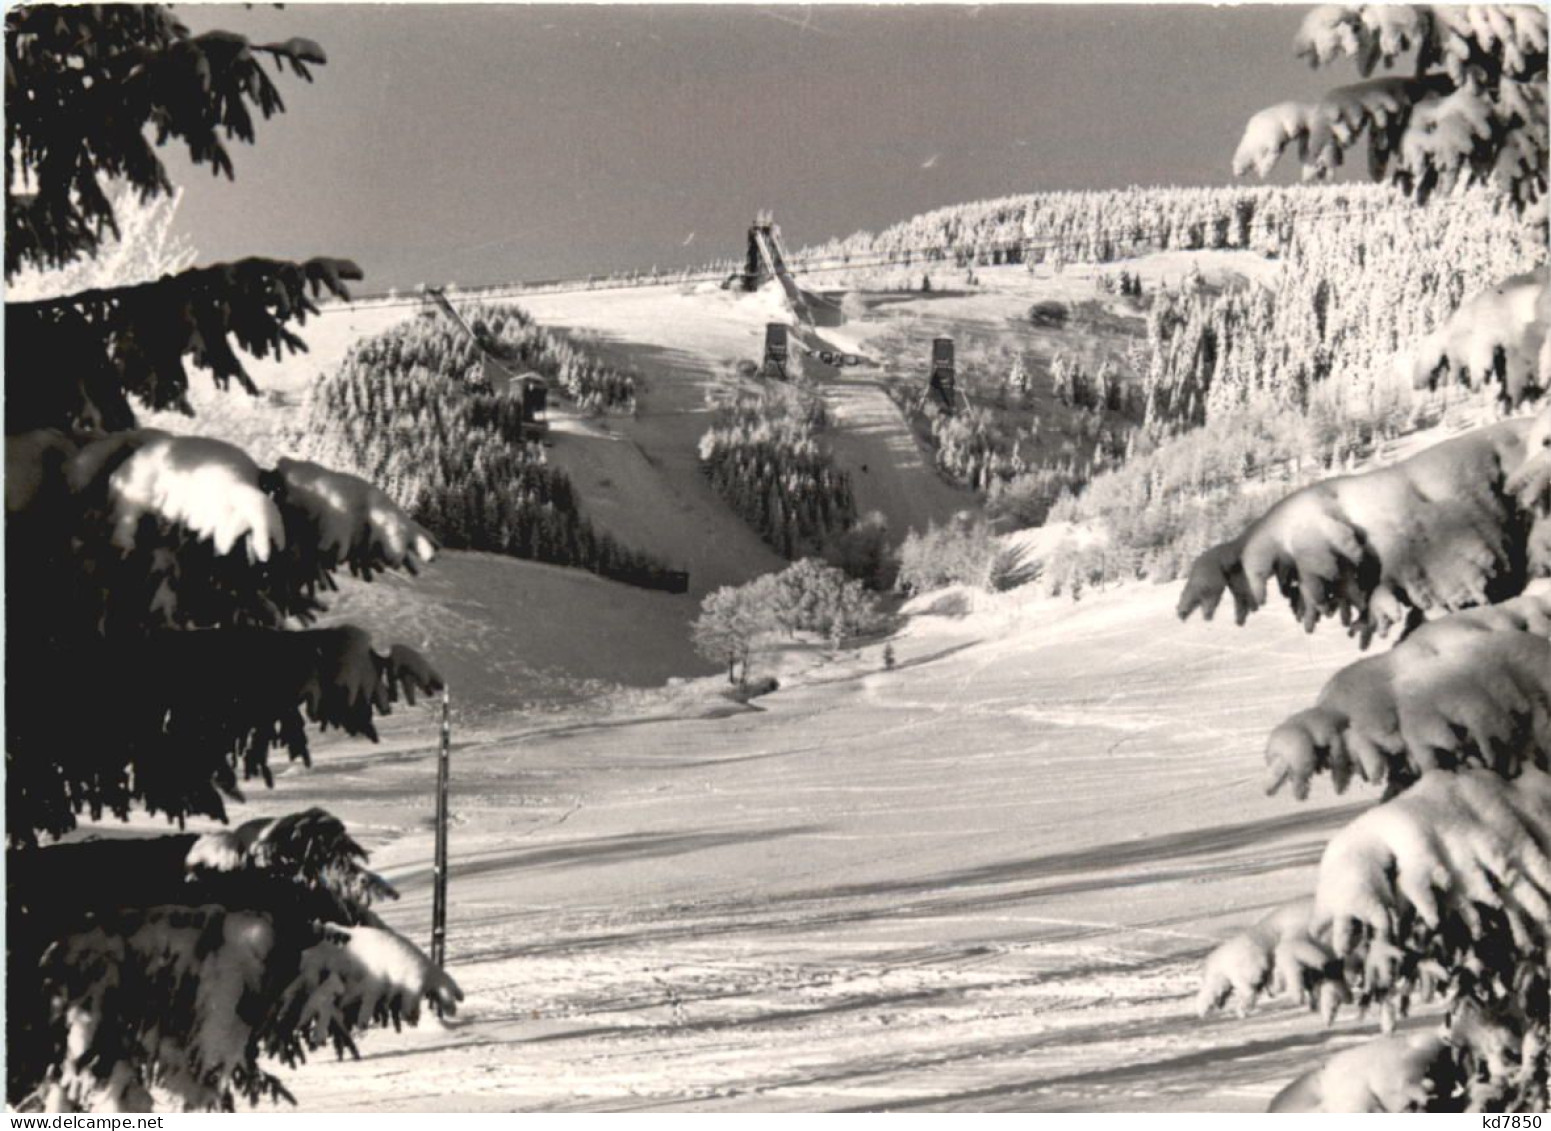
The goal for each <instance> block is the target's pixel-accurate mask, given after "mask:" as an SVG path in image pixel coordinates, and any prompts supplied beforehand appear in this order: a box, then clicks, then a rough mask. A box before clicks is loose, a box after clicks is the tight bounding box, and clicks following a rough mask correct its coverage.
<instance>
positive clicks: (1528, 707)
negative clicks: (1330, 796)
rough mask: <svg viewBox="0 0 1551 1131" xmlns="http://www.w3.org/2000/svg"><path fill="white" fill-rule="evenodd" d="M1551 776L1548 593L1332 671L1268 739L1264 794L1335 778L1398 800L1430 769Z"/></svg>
mask: <svg viewBox="0 0 1551 1131" xmlns="http://www.w3.org/2000/svg"><path fill="white" fill-rule="evenodd" d="M1472 763H1473V764H1478V765H1483V766H1485V767H1487V768H1490V769H1494V770H1496V771H1497V772H1499V773H1501V774H1503V775H1505V776H1510V777H1511V776H1513V775H1515V774H1517V773H1519V772H1520V770H1522V769H1523V768H1524V766H1525V765H1526V764H1529V765H1534V766H1537V767H1539V768H1540V769H1542V770H1547V769H1551V588H1543V589H1542V590H1541V591H1539V592H1531V593H1527V594H1526V595H1525V596H1522V597H1519V598H1516V599H1514V600H1511V601H1506V602H1504V603H1502V604H1499V605H1492V606H1489V607H1486V608H1481V609H1471V610H1468V611H1465V612H1460V613H1455V614H1453V615H1452V616H1447V617H1444V618H1442V619H1440V620H1436V621H1432V622H1429V623H1427V624H1424V625H1422V626H1420V627H1419V628H1417V629H1416V631H1414V632H1413V633H1411V634H1410V635H1409V636H1407V637H1406V638H1405V639H1404V640H1403V641H1401V642H1400V643H1399V644H1397V645H1396V646H1395V647H1394V648H1393V649H1391V650H1390V651H1389V652H1386V653H1384V654H1383V655H1379V656H1370V657H1367V658H1365V659H1361V660H1358V661H1357V662H1356V663H1354V664H1351V665H1349V666H1347V667H1345V668H1343V669H1341V671H1339V672H1337V673H1336V674H1335V676H1334V677H1332V678H1331V680H1330V682H1329V683H1327V684H1326V685H1325V687H1324V690H1322V691H1321V692H1320V695H1319V701H1318V703H1317V704H1316V705H1315V706H1313V707H1310V708H1308V709H1306V710H1303V711H1300V712H1298V713H1297V714H1295V715H1293V716H1292V717H1291V718H1289V719H1288V720H1287V721H1286V722H1284V723H1282V724H1281V726H1279V727H1277V728H1276V730H1274V731H1272V733H1271V738H1270V741H1269V742H1268V744H1267V747H1266V765H1267V775H1266V788H1267V792H1269V793H1275V792H1276V791H1277V790H1278V789H1279V788H1281V786H1282V785H1284V784H1290V785H1291V786H1292V790H1293V793H1294V794H1295V795H1296V796H1297V797H1299V798H1303V797H1307V796H1308V792H1309V782H1310V780H1311V779H1312V778H1313V777H1314V775H1315V774H1318V773H1321V772H1323V771H1328V772H1329V773H1330V776H1331V780H1332V782H1333V783H1334V785H1335V788H1336V791H1337V792H1338V793H1339V792H1343V791H1344V790H1345V789H1346V786H1347V784H1348V783H1349V782H1350V780H1351V778H1352V775H1353V773H1354V772H1355V773H1356V774H1357V775H1359V776H1361V777H1362V779H1363V780H1364V781H1368V782H1381V781H1388V782H1389V783H1390V788H1391V791H1394V790H1396V789H1398V788H1401V787H1404V786H1405V785H1407V784H1408V783H1410V782H1412V781H1414V780H1415V779H1416V778H1417V777H1418V776H1420V775H1421V774H1423V773H1425V772H1426V771H1428V770H1432V769H1439V768H1442V769H1452V768H1455V767H1458V766H1462V765H1467V764H1472Z"/></svg>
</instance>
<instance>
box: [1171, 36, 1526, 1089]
mask: <svg viewBox="0 0 1551 1131" xmlns="http://www.w3.org/2000/svg"><path fill="white" fill-rule="evenodd" d="M1299 45H1300V50H1302V51H1303V52H1304V53H1305V54H1308V55H1309V56H1310V57H1311V58H1312V59H1313V60H1314V61H1315V62H1316V63H1322V62H1325V61H1328V60H1329V59H1330V58H1332V57H1334V56H1337V55H1340V54H1352V55H1355V56H1356V57H1357V58H1358V61H1359V64H1360V65H1361V66H1362V68H1363V70H1364V71H1365V72H1367V71H1369V70H1371V69H1372V66H1373V65H1374V63H1375V62H1377V61H1379V60H1383V61H1385V62H1386V63H1389V62H1392V61H1394V60H1395V58H1396V57H1397V56H1398V55H1399V54H1401V53H1403V52H1405V51H1407V50H1414V51H1415V53H1416V76H1415V77H1414V78H1412V79H1397V80H1379V81H1377V82H1370V83H1364V84H1361V85H1360V86H1359V87H1354V88H1346V89H1344V90H1341V91H1336V92H1334V93H1333V94H1332V95H1330V96H1329V97H1327V98H1326V99H1325V100H1323V101H1322V102H1320V103H1319V104H1317V105H1316V106H1314V107H1288V106H1283V107H1276V108H1273V109H1272V110H1270V111H1266V112H1265V113H1263V114H1262V115H1259V116H1257V118H1256V119H1254V120H1253V121H1252V122H1251V123H1250V126H1249V129H1248V131H1247V132H1246V138H1245V142H1244V144H1243V145H1241V146H1240V152H1239V158H1238V163H1239V164H1240V165H1248V164H1253V165H1255V166H1257V167H1258V168H1260V169H1261V170H1262V171H1264V170H1265V169H1266V168H1269V165H1270V163H1272V162H1273V161H1274V159H1275V156H1276V154H1277V153H1279V152H1280V150H1281V148H1282V147H1283V146H1285V145H1286V144H1287V143H1288V141H1289V140H1291V139H1294V138H1296V139H1298V140H1299V144H1300V152H1301V154H1302V156H1303V159H1304V160H1305V162H1306V163H1310V164H1312V165H1313V167H1314V168H1315V169H1316V170H1321V171H1322V170H1323V169H1324V168H1327V167H1328V166H1329V165H1330V164H1333V163H1335V162H1336V161H1337V160H1338V159H1339V155H1340V153H1341V151H1342V150H1344V149H1345V148H1346V147H1348V146H1350V145H1352V144H1353V143H1354V142H1355V140H1356V138H1357V136H1358V134H1360V133H1361V132H1362V131H1363V130H1365V129H1366V130H1367V131H1368V133H1369V152H1370V159H1371V165H1372V168H1373V171H1374V173H1375V175H1377V176H1381V177H1382V176H1388V177H1390V178H1391V179H1393V180H1395V181H1396V182H1397V183H1398V184H1399V185H1400V186H1401V187H1403V188H1405V189H1406V190H1408V191H1414V192H1416V193H1417V194H1418V195H1421V196H1425V195H1427V194H1428V193H1429V192H1430V191H1431V190H1432V189H1433V188H1435V187H1438V186H1440V185H1446V184H1448V183H1450V182H1453V181H1456V180H1462V179H1478V180H1487V181H1490V182H1491V183H1493V184H1495V185H1496V186H1497V187H1498V188H1499V189H1500V190H1501V192H1502V193H1503V196H1504V198H1505V199H1506V200H1507V201H1508V202H1509V203H1510V204H1512V205H1514V206H1516V207H1519V208H1525V207H1527V206H1528V204H1529V203H1530V201H1532V200H1533V199H1534V198H1535V197H1537V196H1538V195H1539V194H1541V193H1543V192H1544V190H1545V178H1546V149H1545V138H1544V135H1545V81H1546V71H1545V67H1546V16H1545V12H1544V10H1543V9H1538V8H1496V7H1473V8H1450V9H1429V8H1388V7H1387V8H1357V9H1347V8H1321V9H1319V10H1317V11H1315V12H1314V13H1312V14H1311V15H1310V16H1309V18H1308V19H1307V21H1306V22H1305V25H1304V29H1303V33H1302V35H1301V36H1300V39H1299ZM1530 135H1533V136H1530ZM1538 285H1539V287H1540V288H1541V294H1542V295H1543V293H1544V283H1543V281H1542V282H1541V283H1539V284H1538ZM1520 289H1521V284H1520V283H1518V282H1517V281H1510V283H1509V284H1506V285H1505V286H1504V287H1503V288H1500V289H1499V291H1498V292H1497V293H1496V295H1494V296H1487V297H1486V298H1484V299H1478V300H1475V301H1474V302H1471V303H1467V304H1465V305H1464V306H1462V307H1461V308H1460V310H1459V311H1458V312H1457V313H1456V314H1455V315H1454V317H1453V319H1452V320H1451V322H1450V323H1449V327H1450V329H1449V330H1448V332H1446V333H1440V334H1438V335H1435V336H1434V337H1433V338H1431V339H1430V340H1429V344H1428V347H1427V348H1428V349H1429V350H1432V349H1433V348H1434V347H1436V350H1437V352H1436V353H1435V354H1433V355H1431V360H1428V361H1426V362H1425V363H1424V364H1423V365H1422V366H1421V367H1420V368H1419V369H1418V371H1417V376H1418V378H1419V379H1421V380H1423V381H1431V380H1432V379H1433V377H1434V376H1435V375H1436V374H1438V373H1443V372H1449V371H1452V372H1455V373H1463V374H1466V375H1467V376H1468V377H1469V378H1470V379H1471V380H1473V381H1478V382H1479V381H1489V380H1495V381H1497V382H1498V383H1499V385H1500V388H1501V390H1502V392H1501V394H1500V399H1501V400H1502V401H1503V402H1505V403H1507V404H1510V405H1516V404H1520V403H1522V402H1524V401H1527V400H1532V399H1534V398H1536V397H1537V396H1538V394H1539V393H1540V392H1541V391H1542V390H1544V389H1545V387H1546V385H1547V378H1548V376H1551V374H1548V369H1551V366H1548V364H1547V355H1546V353H1545V349H1544V339H1545V311H1544V310H1543V309H1539V310H1537V309H1536V308H1537V306H1538V305H1539V304H1540V302H1541V301H1542V300H1541V299H1536V300H1535V301H1533V302H1530V303H1529V304H1528V309H1527V311H1520V313H1519V316H1517V317H1505V316H1503V310H1504V308H1513V309H1516V310H1517V309H1518V306H1517V304H1518V303H1522V302H1523V301H1524V299H1523V298H1522V296H1520V297H1514V296H1516V295H1519V292H1520ZM1487 359H1490V360H1487ZM1532 359H1533V360H1532ZM1547 576H1551V408H1546V409H1543V410H1541V411H1540V413H1539V414H1538V415H1537V416H1533V417H1525V418H1517V419H1509V420H1505V421H1502V422H1501V423H1497V424H1493V425H1490V426H1487V427H1485V428H1481V429H1478V430H1476V431H1474V432H1471V433H1467V434H1465V435H1463V436H1459V437H1456V438H1454V439H1451V440H1447V441H1445V442H1443V443H1440V444H1438V445H1436V446H1434V447H1432V448H1429V449H1427V450H1425V451H1422V452H1420V453H1419V454H1417V455H1414V456H1412V457H1411V458H1409V459H1406V460H1404V461H1402V462H1400V463H1397V464H1394V465H1393V466H1390V467H1383V468H1378V469H1375V470H1371V471H1366V472H1362V473H1358V474H1353V475H1347V476H1342V477H1339V478H1336V479H1330V480H1327V481H1325V482H1323V483H1318V484H1315V485H1313V486H1311V487H1306V488H1304V489H1302V490H1300V491H1298V492H1296V493H1294V494H1292V495H1290V496H1288V497H1287V498H1286V499H1284V500H1282V501H1281V502H1280V503H1278V504H1277V505H1276V506H1274V507H1272V508H1271V509H1270V510H1269V511H1267V512H1266V513H1265V514H1264V515H1263V516H1262V517H1261V518H1259V519H1258V520H1256V521H1255V522H1253V523H1252V524H1251V525H1250V526H1249V527H1248V528H1247V529H1246V530H1244V531H1243V532H1242V533H1241V534H1239V535H1238V536H1237V537H1235V538H1233V539H1232V540H1230V541H1228V542H1225V543H1223V544H1221V545H1219V546H1216V547H1213V548H1212V549H1210V550H1208V551H1207V552H1206V553H1205V554H1203V555H1202V556H1201V557H1200V558H1199V559H1198V560H1197V562H1196V563H1195V565H1194V567H1193V568H1192V570H1191V574H1190V579H1189V581H1188V583H1187V585H1186V587H1185V591H1184V593H1183V594H1182V596H1181V599H1180V606H1179V609H1180V614H1181V616H1189V615H1190V613H1192V612H1193V611H1195V610H1196V609H1200V610H1201V611H1202V612H1203V614H1204V615H1206V616H1211V614H1212V613H1213V611H1214V610H1215V609H1216V608H1217V606H1218V604H1219V603H1220V602H1221V600H1222V598H1223V597H1224V596H1225V595H1230V594H1231V596H1232V598H1233V601H1234V605H1235V611H1236V613H1237V616H1238V619H1239V621H1240V622H1242V621H1243V620H1244V619H1245V618H1246V617H1247V616H1249V615H1250V614H1251V613H1252V612H1254V611H1255V610H1256V609H1258V608H1260V607H1261V606H1262V605H1263V604H1264V603H1265V601H1266V599H1267V585H1268V583H1269V581H1270V580H1271V579H1272V578H1275V579H1276V581H1277V584H1278V586H1279V588H1280V590H1281V592H1282V594H1283V596H1284V597H1285V598H1286V599H1287V601H1288V603H1289V604H1290V605H1291V607H1292V610H1293V613H1294V614H1295V616H1296V617H1297V618H1298V619H1299V620H1300V621H1301V622H1302V624H1303V626H1304V627H1305V628H1306V629H1308V630H1313V629H1314V628H1315V626H1316V625H1317V624H1318V623H1319V622H1320V621H1321V620H1324V619H1328V618H1337V619H1339V620H1340V621H1341V622H1342V623H1343V624H1344V625H1346V626H1347V628H1348V630H1349V631H1350V632H1351V633H1352V634H1353V635H1354V636H1356V637H1357V638H1358V639H1359V640H1360V642H1361V643H1362V644H1363V645H1364V646H1366V645H1368V644H1369V643H1370V642H1371V641H1372V640H1373V639H1374V638H1375V637H1377V636H1383V635H1385V634H1387V633H1389V632H1391V631H1394V630H1400V641H1399V643H1397V644H1396V645H1395V646H1394V647H1393V648H1392V649H1391V650H1390V651H1388V652H1386V653H1384V654H1381V655H1374V656H1371V657H1368V658H1365V659H1361V660H1358V661H1357V662H1356V663H1354V664H1351V665H1349V666H1348V667H1346V668H1344V669H1342V670H1341V671H1340V672H1338V673H1336V675H1335V676H1334V677H1332V679H1331V680H1330V682H1329V683H1327V684H1326V686H1325V688H1324V690H1323V691H1322V692H1321V693H1320V696H1319V699H1318V701H1317V702H1316V703H1315V704H1314V706H1312V707H1310V708H1308V709H1306V710H1303V711H1300V712H1299V713H1297V714H1295V715H1294V716H1292V717H1291V718H1290V719H1288V720H1286V721H1285V722H1284V723H1282V725H1281V726H1279V727H1278V728H1277V729H1276V730H1275V731H1273V732H1272V735H1271V738H1270V741H1269V744H1268V747H1267V751H1266V761H1267V765H1268V770H1269V773H1268V777H1267V786H1268V788H1269V789H1270V790H1272V791H1275V790H1277V789H1280V788H1282V787H1283V786H1290V787H1291V789H1292V791H1293V792H1294V793H1295V794H1296V795H1297V796H1299V797H1303V796H1306V794H1307V792H1308V790H1309V788H1310V783H1311V780H1312V779H1313V778H1314V777H1316V776H1317V775H1319V774H1321V773H1328V774H1329V775H1330V777H1331V781H1332V784H1333V785H1334V786H1335V788H1336V789H1337V790H1338V791H1339V790H1344V789H1346V788H1347V786H1348V785H1349V783H1350V782H1351V781H1352V780H1353V779H1354V778H1361V779H1363V780H1364V781H1365V782H1367V783H1369V784H1372V785H1383V786H1384V790H1385V800H1384V801H1382V803H1380V804H1378V805H1376V806H1375V807H1373V808H1372V809H1370V810H1368V811H1367V812H1365V813H1363V814H1362V815H1361V816H1359V817H1358V818H1357V819H1356V820H1355V821H1353V822H1352V823H1351V824H1350V825H1348V826H1347V827H1346V828H1345V829H1343V830H1342V831H1341V832H1339V833H1338V834H1337V835H1336V837H1335V838H1334V839H1333V840H1332V841H1331V843H1330V845H1329V846H1328V847H1327V849H1326V851H1325V853H1324V856H1323V858H1322V860H1321V862H1320V866H1319V872H1318V877H1317V879H1316V881H1315V889H1314V893H1313V896H1312V898H1308V899H1300V900H1296V901H1294V902H1292V903H1289V904H1286V905H1284V906H1282V907H1280V908H1277V909H1275V910H1274V911H1272V912H1271V913H1270V914H1268V915H1266V916H1264V917H1263V918H1262V919H1261V920H1260V921H1259V922H1257V923H1256V924H1254V925H1253V926H1252V927H1250V928H1249V929H1248V930H1247V931H1245V932H1243V933H1242V934H1240V935H1238V936H1237V937H1235V938H1233V939H1231V940H1229V941H1228V942H1226V943H1224V944H1223V945H1222V946H1221V947H1219V948H1218V949H1217V950H1215V951H1214V952H1213V953H1212V954H1211V955H1210V956H1209V957H1208V959H1207V961H1206V967H1205V973H1204V980H1203V985H1202V987H1201V993H1200V999H1199V1004H1200V1006H1201V1008H1202V1010H1203V1011H1208V1010H1211V1009H1214V1008H1218V1007H1221V1006H1222V1005H1225V1004H1227V1003H1228V1002H1229V1001H1236V1002H1237V1004H1238V1005H1239V1007H1240V1008H1241V1009H1243V1008H1247V1007H1248V1005H1250V1004H1251V1003H1253V1002H1254V1000H1255V999H1256V997H1257V996H1258V995H1260V994H1262V993H1267V992H1269V993H1273V994H1275V993H1286V994H1289V995H1291V996H1293V997H1295V998H1298V999H1300V1000H1304V1001H1307V1002H1308V1003H1309V1004H1310V1005H1311V1006H1313V1007H1314V1008H1317V1009H1319V1010H1320V1011H1321V1012H1322V1013H1324V1014H1325V1016H1326V1017H1327V1018H1328V1017H1330V1016H1332V1015H1333V1014H1334V1013H1335V1011H1336V1010H1337V1009H1339V1008H1340V1007H1341V1006H1342V1005H1345V1004H1348V1003H1353V1004H1356V1005H1357V1006H1358V1007H1360V1008H1364V1009H1369V1008H1371V1009H1375V1010H1377V1011H1378V1012H1379V1014H1380V1017H1381V1019H1382V1021H1383V1027H1384V1029H1385V1030H1386V1035H1385V1036H1382V1037H1379V1038H1378V1039H1375V1040H1372V1041H1370V1042H1368V1043H1366V1044H1364V1045H1362V1046H1360V1047H1358V1048H1354V1049H1350V1050H1347V1051H1346V1052H1343V1053H1341V1054H1340V1055H1338V1056H1336V1057H1334V1058H1333V1059H1331V1060H1330V1061H1329V1062H1327V1063H1326V1064H1325V1065H1324V1066H1322V1067H1321V1068H1318V1069H1315V1070H1313V1071H1311V1072H1309V1073H1307V1074H1306V1075H1305V1076H1303V1077H1301V1078H1299V1079H1298V1080H1296V1081H1293V1082H1292V1083H1291V1084H1290V1085H1289V1086H1288V1087H1287V1088H1286V1089H1284V1091H1283V1092H1282V1093H1280V1094H1279V1095H1278V1096H1277V1098H1276V1100H1275V1101H1273V1105H1272V1106H1273V1110H1315V1111H1319V1110H1323V1111H1411V1110H1442V1111H1460V1110H1469V1111H1544V1110H1545V1109H1546V1107H1547V1104H1548V1083H1547V1080H1548V1075H1551V974H1548V958H1547V955H1548V944H1551V587H1548V586H1551V583H1548V582H1547V581H1545V580H1537V579H1544V578H1546V577H1547ZM1432 999H1441V1000H1442V1002H1443V1006H1444V1008H1443V1011H1442V1017H1441V1019H1440V1021H1439V1023H1438V1024H1436V1025H1432V1026H1430V1027H1423V1028H1419V1029H1411V1030H1408V1031H1406V1032H1404V1033H1395V1032H1391V1030H1392V1029H1393V1028H1394V1026H1395V1023H1396V1020H1397V1019H1398V1018H1399V1017H1401V1016H1403V1015H1405V1014H1406V1013H1407V1011H1408V1010H1409V1008H1410V1007H1411V1005H1412V1004H1413V1003H1414V1002H1416V1001H1421V1000H1432Z"/></svg>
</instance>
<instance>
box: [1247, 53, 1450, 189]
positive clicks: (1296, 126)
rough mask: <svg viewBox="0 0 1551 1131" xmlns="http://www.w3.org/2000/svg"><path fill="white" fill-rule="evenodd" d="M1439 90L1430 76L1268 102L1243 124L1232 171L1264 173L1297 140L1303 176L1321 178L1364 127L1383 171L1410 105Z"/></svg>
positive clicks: (1372, 157)
mask: <svg viewBox="0 0 1551 1131" xmlns="http://www.w3.org/2000/svg"><path fill="white" fill-rule="evenodd" d="M1444 81H1446V80H1444ZM1444 89H1445V87H1444V85H1443V82H1440V81H1439V80H1435V79H1433V80H1423V79H1405V78H1394V77H1391V78H1381V79H1369V80H1367V81H1365V82H1360V83H1354V84H1353V85H1351V86H1341V87H1336V88H1335V89H1334V90H1332V91H1330V92H1329V93H1328V94H1326V95H1325V96H1324V97H1323V98H1321V99H1320V100H1319V101H1318V102H1281V103H1278V104H1277V105H1275V106H1269V107H1267V108H1266V109H1264V110H1261V111H1260V112H1259V113H1257V114H1256V115H1255V116H1254V117H1252V118H1251V119H1250V120H1249V122H1248V123H1247V124H1246V125H1245V127H1244V136H1243V137H1242V138H1241V139H1240V140H1239V145H1238V148H1237V149H1236V150H1235V151H1234V154H1233V171H1234V173H1236V174H1237V175H1239V176H1243V175H1244V174H1245V173H1248V172H1250V171H1251V170H1253V171H1254V172H1255V173H1256V174H1257V175H1259V176H1262V177H1263V176H1265V175H1266V174H1268V173H1269V172H1270V171H1271V170H1272V168H1274V167H1275V165H1276V162H1277V160H1278V159H1279V158H1280V157H1281V156H1282V153H1283V152H1284V151H1285V150H1286V149H1287V147H1288V146H1289V145H1293V144H1295V143H1296V145H1297V151H1298V161H1299V163H1300V164H1301V165H1302V166H1303V171H1304V176H1305V177H1306V178H1317V177H1326V176H1329V175H1330V173H1331V172H1332V171H1334V170H1335V169H1337V168H1339V167H1340V166H1341V164H1342V162H1343V160H1344V159H1345V153H1346V150H1348V149H1349V148H1351V147H1352V146H1353V145H1355V144H1356V143H1357V140H1358V138H1359V137H1361V136H1362V134H1363V132H1364V131H1365V130H1366V131H1368V134H1369V155H1370V162H1371V163H1374V164H1375V165H1376V167H1377V169H1378V170H1379V171H1380V173H1382V170H1383V169H1384V168H1385V167H1386V165H1387V163H1388V161H1389V155H1390V153H1391V151H1392V150H1393V148H1394V146H1395V144H1396V142H1397V141H1398V139H1399V137H1400V135H1401V134H1402V132H1403V131H1404V129H1405V127H1406V123H1407V122H1408V120H1409V118H1410V116H1411V114H1412V111H1413V108H1414V107H1416V106H1417V105H1418V104H1419V103H1422V102H1424V101H1425V100H1427V99H1433V98H1436V97H1438V96H1439V95H1440V94H1441V93H1443V91H1444Z"/></svg>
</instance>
